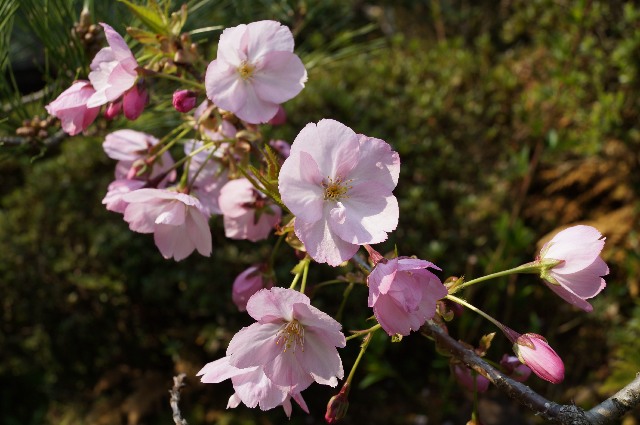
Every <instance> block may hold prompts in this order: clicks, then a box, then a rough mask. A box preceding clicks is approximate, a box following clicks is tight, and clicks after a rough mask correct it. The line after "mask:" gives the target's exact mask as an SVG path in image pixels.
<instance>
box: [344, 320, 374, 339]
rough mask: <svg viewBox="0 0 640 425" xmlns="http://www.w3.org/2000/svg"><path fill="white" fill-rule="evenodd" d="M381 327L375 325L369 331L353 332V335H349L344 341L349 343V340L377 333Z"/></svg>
mask: <svg viewBox="0 0 640 425" xmlns="http://www.w3.org/2000/svg"><path fill="white" fill-rule="evenodd" d="M381 327H382V326H380V323H378V324H377V325H375V326H372V327H370V328H369V329H365V330H363V331H358V332H354V333H353V334H351V335H349V336H348V337H347V338H346V340H347V341H349V340H350V339H353V338H357V337H359V336H362V335H367V334H370V333H373V332H375V331H377V330H378V329H380V328H381Z"/></svg>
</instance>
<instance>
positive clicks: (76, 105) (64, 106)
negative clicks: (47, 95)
mask: <svg viewBox="0 0 640 425" xmlns="http://www.w3.org/2000/svg"><path fill="white" fill-rule="evenodd" d="M95 92H96V91H95V89H94V88H93V86H92V85H91V84H90V83H89V82H88V81H76V82H74V83H73V84H72V85H71V87H69V88H68V89H66V90H65V91H63V92H62V93H60V95H59V96H58V97H57V98H56V100H54V101H53V102H51V103H49V104H48V105H47V106H45V109H46V110H47V112H48V113H50V114H51V115H53V116H55V117H57V118H59V119H60V122H61V125H62V129H63V130H64V132H65V133H67V134H69V135H70V136H75V135H76V134H78V133H80V132H82V131H85V130H86V129H87V127H89V126H90V125H91V123H92V122H93V121H95V119H96V117H97V116H98V113H99V112H100V107H92V108H90V107H88V106H87V102H88V100H89V98H90V97H91V96H92V95H93V94H94V93H95Z"/></svg>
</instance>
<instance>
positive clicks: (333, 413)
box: [324, 384, 350, 424]
mask: <svg viewBox="0 0 640 425" xmlns="http://www.w3.org/2000/svg"><path fill="white" fill-rule="evenodd" d="M349 389H350V386H349V385H348V384H345V385H344V386H343V387H342V389H341V390H340V392H339V393H338V394H336V395H334V396H333V397H331V399H329V403H327V413H325V415H324V420H325V421H327V423H328V424H334V423H336V422H338V421H339V420H340V419H342V418H344V416H345V415H346V414H347V409H349V399H348V396H349Z"/></svg>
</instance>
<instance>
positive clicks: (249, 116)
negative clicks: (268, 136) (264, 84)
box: [232, 80, 280, 124]
mask: <svg viewBox="0 0 640 425" xmlns="http://www.w3.org/2000/svg"><path fill="white" fill-rule="evenodd" d="M241 86H242V87H243V89H244V91H245V96H246V97H245V99H246V100H245V103H244V105H242V107H241V108H239V109H237V110H232V112H233V113H234V114H236V115H237V116H238V118H240V119H242V120H244V121H246V122H248V123H250V124H260V123H266V122H268V121H269V120H270V119H271V118H273V117H274V116H275V115H276V113H277V112H278V107H279V106H280V105H278V104H277V103H273V102H269V101H268V100H265V99H262V98H261V97H260V96H258V94H257V93H256V91H255V89H254V87H253V82H252V81H251V80H247V81H243V82H242V83H241Z"/></svg>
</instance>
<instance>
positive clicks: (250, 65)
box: [205, 21, 307, 124]
mask: <svg viewBox="0 0 640 425" xmlns="http://www.w3.org/2000/svg"><path fill="white" fill-rule="evenodd" d="M305 81H307V71H306V69H305V68H304V65H303V64H302V61H301V60H300V58H298V56H296V55H295V54H294V53H293V35H292V34H291V31H290V30H289V28H287V27H285V26H284V25H282V24H280V23H279V22H275V21H259V22H252V23H250V24H248V25H239V26H237V27H233V28H227V29H225V30H224V31H223V33H222V35H221V36H220V42H219V44H218V56H217V58H216V59H215V60H214V61H212V62H211V63H210V64H209V66H208V67H207V73H206V75H205V87H206V89H207V96H208V97H209V99H211V100H212V101H213V102H214V103H215V104H216V105H217V106H219V107H220V108H223V109H226V110H228V111H231V112H233V113H234V114H236V115H237V116H238V117H239V118H240V119H242V120H245V121H247V122H249V123H252V124H258V123H265V122H267V121H269V120H270V119H272V118H273V117H274V116H275V115H276V113H277V112H278V106H279V105H280V104H281V103H283V102H286V101H287V100H289V99H291V98H293V97H295V96H296V95H297V94H298V93H300V91H301V90H302V88H303V87H304V83H305Z"/></svg>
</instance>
